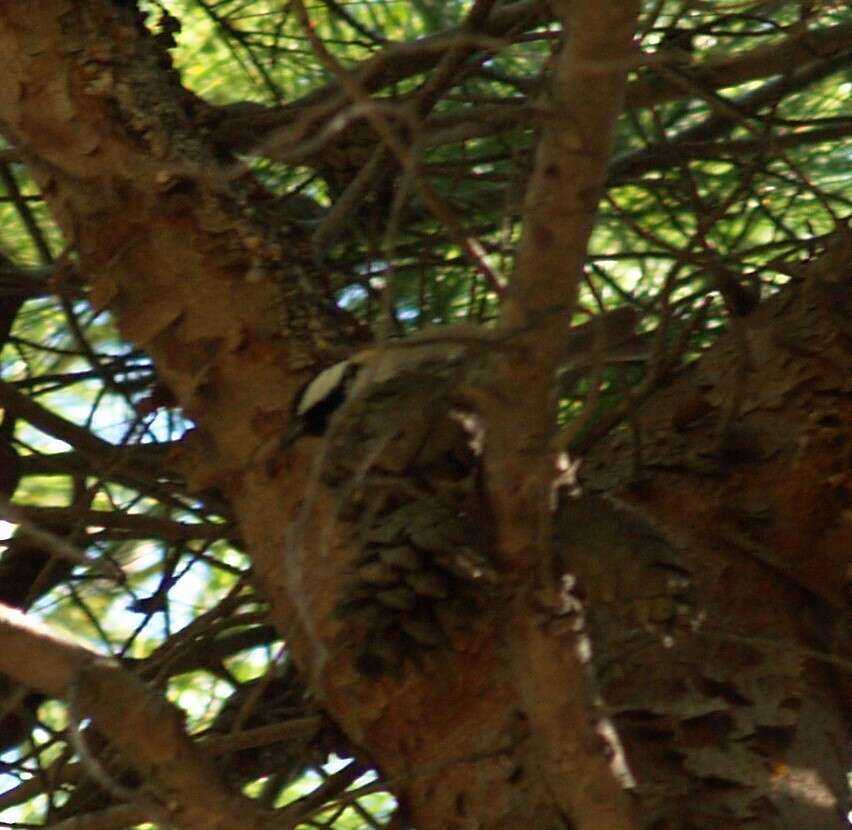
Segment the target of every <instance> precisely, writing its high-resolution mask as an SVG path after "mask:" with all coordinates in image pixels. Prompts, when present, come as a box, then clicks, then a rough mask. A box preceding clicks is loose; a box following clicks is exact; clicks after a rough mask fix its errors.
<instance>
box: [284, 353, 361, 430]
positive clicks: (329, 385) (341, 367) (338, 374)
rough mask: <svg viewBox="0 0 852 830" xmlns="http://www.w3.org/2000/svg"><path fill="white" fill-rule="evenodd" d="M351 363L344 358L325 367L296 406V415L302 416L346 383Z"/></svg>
mask: <svg viewBox="0 0 852 830" xmlns="http://www.w3.org/2000/svg"><path fill="white" fill-rule="evenodd" d="M350 367H351V364H350V362H349V361H348V360H343V361H341V362H340V363H335V364H334V365H333V366H329V367H328V368H327V369H323V370H322V371H321V372H320V373H319V374H318V375H317V376H316V377H315V378H314V379H313V380H312V381H311V382H310V383H309V384H308V386H307V388H306V389H305V391H304V394H303V395H302V399H301V400H300V401H299V405H298V407H296V415H297V416H298V417H301V416H302V415H304V414H305V413H306V412H308V411H310V410H311V409H313V407H315V406H316V405H317V404H319V403H321V402H322V401H324V400H326V399H327V398H328V397H330V396H331V395H332V394H334V392H335V390H337V389H339V387H341V386H343V385H346V382H347V378H346V375H347V373H348V372H349V370H350Z"/></svg>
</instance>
